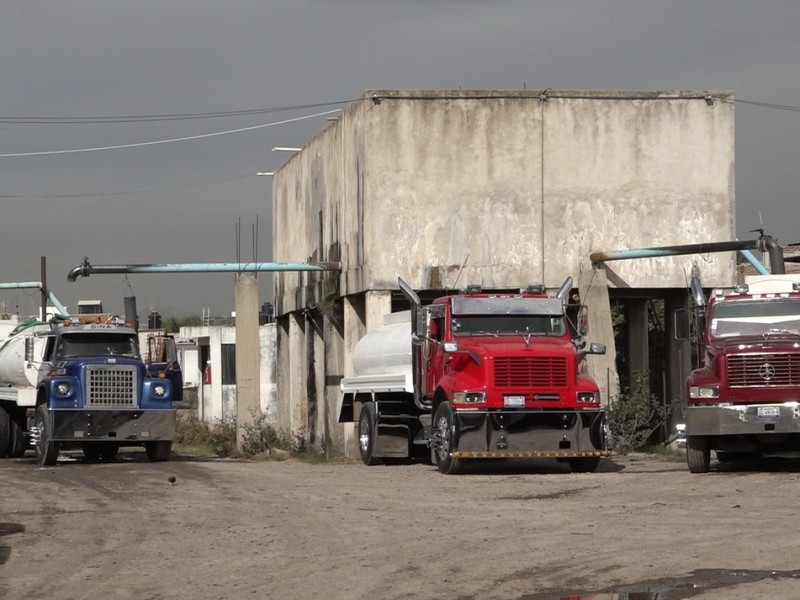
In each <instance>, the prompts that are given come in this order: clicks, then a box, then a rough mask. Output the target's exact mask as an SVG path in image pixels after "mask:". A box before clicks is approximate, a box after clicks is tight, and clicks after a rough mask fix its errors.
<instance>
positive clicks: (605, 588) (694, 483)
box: [0, 452, 800, 600]
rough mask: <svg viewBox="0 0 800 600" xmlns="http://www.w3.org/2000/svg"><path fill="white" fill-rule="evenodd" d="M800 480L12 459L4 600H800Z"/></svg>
mask: <svg viewBox="0 0 800 600" xmlns="http://www.w3.org/2000/svg"><path fill="white" fill-rule="evenodd" d="M170 476H174V478H175V481H174V483H170V481H169V480H170ZM798 477H800V461H798V460H789V459H778V458H775V459H768V460H765V461H763V462H762V463H759V464H758V465H750V466H748V465H734V466H727V465H726V468H725V469H724V470H722V469H721V468H720V467H717V470H715V471H712V472H711V473H708V474H704V475H692V474H690V473H689V472H688V471H687V469H686V466H685V464H684V463H682V462H670V461H668V460H665V459H663V458H658V457H652V456H645V455H630V456H628V457H615V458H612V459H604V461H603V464H602V465H601V468H600V470H599V472H597V473H589V474H573V473H570V472H569V470H568V469H567V468H565V467H564V466H562V465H561V464H558V463H551V462H547V461H538V462H521V463H511V462H508V463H488V464H486V463H483V464H476V465H475V469H474V470H472V472H470V473H468V474H466V475H460V476H444V475H441V474H439V473H438V472H437V471H436V470H435V468H433V467H431V466H430V465H425V464H396V465H388V466H376V467H365V466H363V465H361V464H360V463H358V464H356V463H345V464H341V463H339V464H333V463H324V464H311V463H306V462H299V461H294V460H288V461H284V462H269V461H267V462H255V461H239V460H229V459H213V458H203V457H191V456H182V457H181V456H177V457H175V459H174V460H172V461H170V462H166V463H149V462H147V460H146V459H145V458H144V455H143V454H142V453H139V452H130V453H125V452H121V453H120V455H119V457H118V460H117V461H116V462H113V463H108V464H105V463H100V464H89V463H86V462H84V461H83V460H82V459H80V458H77V457H76V458H71V459H70V458H68V457H67V458H63V459H62V460H60V461H59V464H58V465H57V466H56V467H54V468H38V467H37V466H36V465H35V463H34V460H33V457H32V456H27V457H26V458H23V459H18V460H3V461H0V482H2V490H3V491H2V497H1V498H0V598H4V599H8V600H16V599H25V600H35V599H47V600H53V599H58V600H69V599H78V598H81V599H93V598H98V599H99V598H103V599H131V600H146V599H158V600H180V599H187V600H189V599H191V600H203V599H224V600H228V599H239V598H280V599H284V598H320V599H330V598H333V599H337V598H348V599H349V598H354V599H361V598H363V599H367V598H369V599H376V598H381V599H382V598H459V599H471V598H475V599H484V598H486V599H495V598H496V599H501V598H502V599H507V598H514V599H527V600H545V599H547V600H549V599H555V598H564V597H571V598H580V599H584V600H586V599H589V598H593V599H599V598H602V599H609V600H610V599H612V598H636V599H637V600H648V599H649V600H673V599H678V598H689V597H692V598H701V599H708V598H725V599H726V600H737V599H740V598H741V599H753V598H771V599H774V598H798V597H800V571H798V570H797V569H800V560H799V559H800V548H799V547H798V543H799V542H800V539H798V538H799V536H798V533H797V532H796V529H795V527H794V524H795V519H796V508H795V506H794V498H795V494H796V493H797V491H798V489H800V482H798ZM633 592H638V593H639V595H630V594H631V593H633ZM626 594H627V595H626Z"/></svg>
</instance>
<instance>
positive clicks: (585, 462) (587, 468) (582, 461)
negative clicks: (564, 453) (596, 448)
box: [567, 456, 600, 473]
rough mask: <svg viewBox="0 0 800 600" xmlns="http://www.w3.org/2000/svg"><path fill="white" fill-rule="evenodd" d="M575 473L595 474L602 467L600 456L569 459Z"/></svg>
mask: <svg viewBox="0 0 800 600" xmlns="http://www.w3.org/2000/svg"><path fill="white" fill-rule="evenodd" d="M567 463H569V466H570V468H571V469H572V472H573V473H594V472H595V471H596V470H597V467H599V466H600V457H599V456H585V457H581V458H568V459H567Z"/></svg>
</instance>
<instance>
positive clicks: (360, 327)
mask: <svg viewBox="0 0 800 600" xmlns="http://www.w3.org/2000/svg"><path fill="white" fill-rule="evenodd" d="M343 312H344V328H343V329H344V331H343V341H344V351H343V352H342V360H343V373H344V376H345V377H352V376H353V375H355V372H354V371H353V360H352V357H353V348H355V346H356V343H357V342H358V340H360V339H361V338H362V337H363V336H364V334H365V333H366V332H367V326H366V297H365V295H364V294H357V295H354V296H347V297H345V298H344V311H343ZM342 438H343V440H342V441H343V452H344V455H345V456H347V457H350V458H353V457H357V456H358V442H357V440H356V428H355V424H353V423H345V424H344V427H343V432H342Z"/></svg>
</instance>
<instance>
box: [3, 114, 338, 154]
mask: <svg viewBox="0 0 800 600" xmlns="http://www.w3.org/2000/svg"><path fill="white" fill-rule="evenodd" d="M340 111H341V109H339V108H336V109H334V110H327V111H325V112H321V113H316V114H313V115H305V116H303V117H295V118H293V119H285V120H283V121H275V122H273V123H263V124H261V125H253V126H252V127H240V128H239V129H229V130H227V131H215V132H213V133H202V134H199V135H190V136H186V137H180V138H171V139H166V140H153V141H150V142H138V143H134V144H118V145H115V146H98V147H96V148H74V149H72V150H45V151H42V152H11V153H6V154H0V158H14V157H23V156H52V155H54V154H78V153H82V152H101V151H103V150H120V149H123V148H141V147H143V146H155V145H159V144H172V143H175V142H188V141H192V140H201V139H206V138H211V137H219V136H222V135H230V134H233V133H243V132H245V131H255V130H257V129H264V128H266V127H275V126H276V125H285V124H286V123H295V122H297V121H303V120H305V119H313V118H315V117H322V116H325V115H329V114H332V113H335V112H340Z"/></svg>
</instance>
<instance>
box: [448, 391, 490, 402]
mask: <svg viewBox="0 0 800 600" xmlns="http://www.w3.org/2000/svg"><path fill="white" fill-rule="evenodd" d="M453 402H454V403H456V404H481V403H483V402H486V394H485V393H484V392H455V393H454V394H453Z"/></svg>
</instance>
